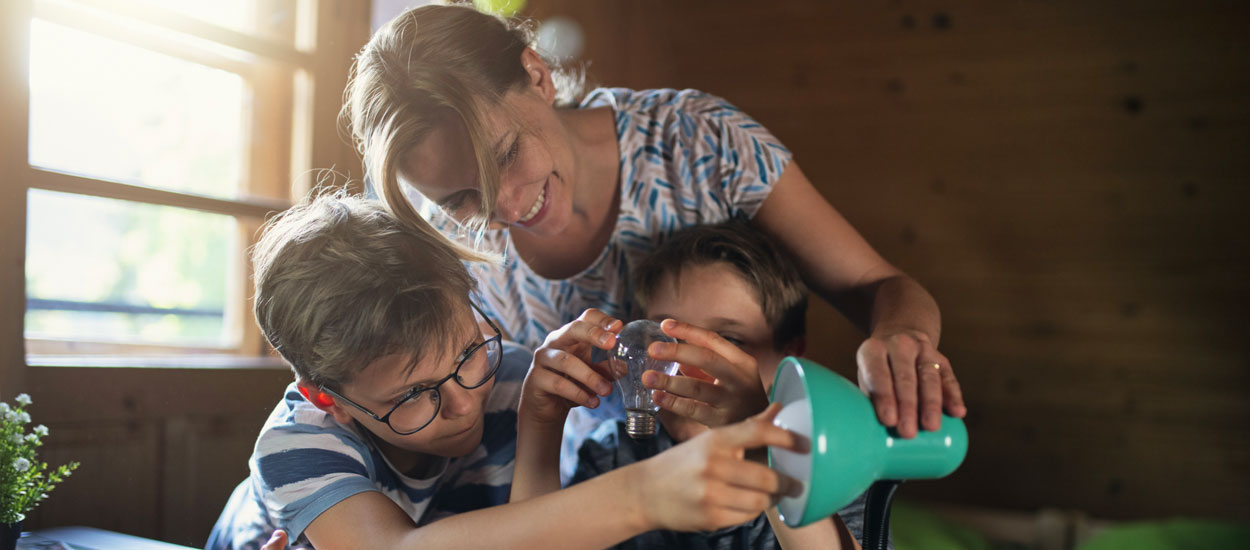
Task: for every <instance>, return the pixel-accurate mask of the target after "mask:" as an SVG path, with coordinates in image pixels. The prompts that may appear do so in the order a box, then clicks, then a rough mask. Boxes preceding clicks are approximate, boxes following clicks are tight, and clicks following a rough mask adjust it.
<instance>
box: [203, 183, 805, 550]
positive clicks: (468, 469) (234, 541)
mask: <svg viewBox="0 0 1250 550" xmlns="http://www.w3.org/2000/svg"><path fill="white" fill-rule="evenodd" d="M252 258H253V264H254V272H255V283H256V288H255V313H256V319H257V322H258V323H259V324H260V326H261V329H262V330H263V332H264V334H265V337H266V338H267V339H268V340H269V342H270V343H271V344H272V345H273V347H274V349H276V350H277V351H278V352H279V353H280V354H281V355H282V357H283V358H284V359H285V360H286V361H287V362H288V363H290V365H291V367H292V368H293V370H294V371H295V374H296V382H295V383H293V384H292V385H291V386H289V387H288V388H287V390H286V392H285V395H284V398H283V400H282V401H281V402H280V403H279V405H278V406H277V408H276V409H275V410H274V412H273V413H272V414H271V415H270V417H269V420H268V421H267V422H266V424H265V426H264V428H263V429H262V431H261V433H260V436H259V437H258V438H257V442H256V447H255V452H254V454H253V456H252V459H251V461H250V466H251V470H252V474H251V476H250V477H249V478H248V479H247V480H246V481H244V482H243V483H242V484H241V485H240V486H239V487H238V489H236V490H235V494H234V495H232V496H231V499H230V502H229V503H228V504H227V507H226V510H225V511H224V512H223V513H222V516H221V519H219V520H218V524H217V526H216V527H215V528H214V530H213V533H212V535H211V536H210V539H209V542H208V548H210V549H214V550H216V549H232V548H257V547H259V546H260V545H261V544H262V543H264V542H265V540H266V539H267V538H268V536H269V534H270V533H271V532H274V530H275V529H281V530H283V531H285V532H286V534H287V535H289V537H290V538H291V539H292V540H293V541H294V542H295V543H296V544H300V545H312V546H315V547H322V548H335V549H339V548H349V549H350V548H368V549H375V548H445V547H449V546H456V547H480V548H496V547H505V546H519V547H536V546H545V545H550V544H552V543H553V541H555V542H558V543H559V544H560V545H561V546H570V547H603V546H608V545H611V544H615V543H617V542H619V541H621V540H624V539H626V538H629V537H632V536H635V535H637V534H638V533H641V532H644V531H647V530H651V529H658V528H665V529H681V530H694V529H707V528H715V527H720V526H724V525H731V524H733V523H739V522H741V521H744V520H745V519H747V518H744V517H742V516H743V515H744V514H750V515H755V514H758V513H759V512H760V511H762V510H763V509H764V507H765V505H763V504H760V503H761V502H763V503H766V502H767V500H768V499H769V498H770V497H772V496H775V495H776V494H777V487H778V486H779V481H778V479H777V478H776V477H775V476H774V477H772V478H768V477H767V476H765V477H764V478H763V482H761V483H756V484H754V485H753V486H749V487H748V486H743V484H742V483H734V482H732V481H726V480H725V479H724V478H726V477H729V476H725V475H722V476H720V478H721V479H720V481H719V483H721V484H722V485H728V484H732V485H734V487H735V490H734V491H733V492H732V493H730V494H727V495H725V496H723V497H721V498H713V499H706V498H704V499H698V498H691V497H689V496H687V495H695V496H698V495H707V494H709V492H708V488H709V487H711V486H712V485H713V482H711V481H709V480H710V479H712V478H715V477H716V475H715V472H711V471H708V470H709V469H710V467H711V466H710V465H711V459H712V458H713V457H715V458H717V459H724V458H725V457H726V456H730V457H732V456H736V455H740V454H741V453H742V451H743V449H746V448H753V447H758V446H761V445H782V446H785V447H787V448H797V445H798V443H797V441H796V440H795V438H794V437H793V436H792V435H790V434H788V432H785V431H784V430H780V429H777V428H775V427H774V426H772V425H771V416H770V415H775V413H776V410H775V409H776V408H775V407H774V410H772V411H771V412H770V413H769V415H762V416H760V417H758V418H756V419H752V420H751V421H749V422H743V423H740V424H737V425H735V426H731V427H727V428H725V429H723V430H720V431H718V432H717V433H714V434H709V437H703V438H697V440H696V441H692V443H693V445H686V446H683V448H682V449H676V450H675V451H674V452H671V453H665V455H664V456H657V457H655V459H653V460H650V461H645V462H642V463H639V464H638V465H637V466H638V467H637V468H633V469H629V468H623V469H621V470H618V471H617V472H612V474H609V475H605V476H601V477H600V478H599V479H596V480H594V481H598V482H599V483H596V484H594V486H589V485H591V484H592V483H593V482H588V483H587V484H584V485H587V486H588V487H586V488H585V489H580V488H579V489H578V490H567V491H556V492H553V493H550V494H544V495H532V494H530V491H529V490H528V489H526V488H527V487H533V486H535V485H536V483H538V482H539V481H541V480H545V479H549V478H553V477H555V476H556V470H555V468H554V467H552V468H550V469H549V470H550V471H549V472H547V471H544V470H543V469H541V468H537V467H535V465H536V464H538V463H536V462H534V461H533V460H530V459H529V458H528V456H529V455H524V456H523V455H522V454H521V453H518V451H517V450H518V449H521V448H524V449H539V448H543V447H544V444H547V445H546V446H547V447H551V448H554V447H555V446H556V444H558V439H557V441H556V442H555V443H551V442H550V441H547V440H545V439H543V436H546V437H548V438H549V437H550V433H551V430H549V429H545V427H546V426H547V425H548V424H556V425H562V424H563V422H564V417H565V416H566V415H567V413H568V410H569V408H571V407H573V406H576V405H588V406H594V405H596V404H597V402H598V398H597V397H596V396H595V395H594V393H592V392H588V391H586V390H585V388H596V389H599V388H602V387H606V386H607V381H606V380H604V379H602V378H601V377H599V376H598V375H597V374H596V373H595V372H594V371H593V370H592V369H591V368H590V367H589V366H587V365H586V364H585V362H584V360H583V359H587V360H588V349H589V347H588V346H589V345H591V344H592V343H593V345H595V346H599V347H611V345H612V343H613V334H612V332H613V329H615V330H619V329H620V322H619V321H617V320H615V319H611V318H610V317H608V316H606V315H603V314H602V313H599V312H596V311H593V310H592V311H589V312H587V313H586V315H583V317H582V318H580V319H578V320H577V321H574V322H573V323H570V324H569V325H566V326H565V327H563V328H562V329H561V330H560V331H557V332H558V334H556V333H553V336H552V338H550V339H549V342H548V344H545V345H544V347H543V348H540V350H539V351H540V352H542V354H543V355H542V357H543V358H546V357H549V356H553V355H559V356H561V357H564V358H565V359H564V360H562V361H559V362H556V363H550V362H547V361H546V359H544V360H543V362H541V366H539V365H540V363H539V362H537V361H536V363H535V365H536V366H535V367H534V368H533V369H530V371H529V372H528V373H527V372H526V367H527V366H528V363H529V362H530V359H531V357H530V355H529V354H528V353H527V352H526V351H524V350H521V349H519V348H516V347H514V346H511V345H506V344H504V343H503V342H502V338H501V335H500V334H499V331H498V330H497V329H496V328H495V327H494V325H492V324H491V323H490V321H489V320H487V319H485V318H484V317H477V318H475V312H476V310H477V308H476V306H474V305H473V304H472V301H471V300H470V292H471V290H472V287H473V283H472V281H471V279H470V278H469V276H468V274H467V272H466V270H465V268H464V265H463V264H462V263H461V258H459V257H457V256H456V254H455V253H454V252H453V251H452V250H451V249H450V248H449V247H447V246H446V245H444V244H443V243H442V242H441V241H440V240H437V239H434V238H432V237H430V236H429V235H426V234H424V233H422V232H420V231H418V230H415V229H413V228H411V227H409V226H406V225H404V224H402V223H400V222H398V221H397V220H396V218H395V217H394V216H392V215H391V214H390V213H388V212H386V211H385V210H383V209H382V208H381V207H380V206H379V205H377V204H375V203H372V202H370V201H367V200H365V199H362V198H358V197H350V196H344V195H342V194H338V195H323V196H320V197H317V198H315V199H313V200H311V201H310V202H308V203H305V204H301V205H299V206H296V207H294V208H292V209H290V210H289V211H287V212H286V213H284V214H283V215H281V216H279V217H277V218H276V219H274V220H271V221H270V222H268V223H267V224H266V230H265V233H264V235H263V236H262V238H261V239H260V241H259V242H258V243H257V245H256V247H255V249H254V251H253V254H252ZM479 315H480V314H479ZM479 320H480V322H481V325H484V326H485V327H486V328H485V330H483V329H482V326H480V325H479V322H477V321H479ZM522 379H524V381H523V382H522ZM571 381H576V383H570V382H571ZM598 393H600V394H601V395H602V394H605V393H606V391H599V392H598ZM518 430H519V431H520V432H521V433H520V435H519V437H520V439H518V434H517V431H518ZM555 437H557V438H558V437H559V436H558V432H557V433H556V436H555ZM514 460H515V463H516V468H517V475H516V476H515V479H514V476H513V466H514ZM678 466H681V467H683V468H684V470H680V469H678V468H677V467H678ZM754 466H758V465H754V464H749V463H745V462H742V461H738V463H736V464H735V465H734V469H735V471H747V470H750V469H751V468H752V467H754ZM670 471H679V472H681V473H683V474H684V477H683V479H682V480H679V481H676V482H674V481H673V480H671V479H668V478H666V477H665V476H664V475H662V474H664V473H667V472H670ZM755 471H756V472H758V470H755ZM618 474H619V475H618ZM518 493H521V498H518ZM742 495H747V496H749V497H751V500H752V501H754V502H755V503H756V504H755V505H754V506H750V507H747V509H743V505H742V504H741V498H737V499H734V498H730V497H731V496H736V497H741V496H742ZM531 497H532V498H531ZM509 500H513V501H518V502H517V503H514V504H507V505H503V506H496V505H501V504H505V503H507V502H508V501H509ZM519 501H524V502H519ZM654 501H663V502H665V503H666V504H670V505H672V509H666V510H664V511H663V512H658V511H656V510H654V509H652V508H651V507H650V506H649V503H651V502H654ZM560 516H564V517H577V518H578V521H574V522H557V521H552V520H551V518H552V517H560Z"/></svg>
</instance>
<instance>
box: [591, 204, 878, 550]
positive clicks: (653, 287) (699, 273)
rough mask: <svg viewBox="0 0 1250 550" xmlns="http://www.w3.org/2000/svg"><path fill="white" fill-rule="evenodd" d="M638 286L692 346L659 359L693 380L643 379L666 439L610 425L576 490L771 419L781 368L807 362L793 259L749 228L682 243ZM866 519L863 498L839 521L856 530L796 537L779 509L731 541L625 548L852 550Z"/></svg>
mask: <svg viewBox="0 0 1250 550" xmlns="http://www.w3.org/2000/svg"><path fill="white" fill-rule="evenodd" d="M633 282H634V295H635V299H636V301H637V303H638V304H639V307H640V308H641V309H642V310H643V311H644V312H645V316H646V317H647V318H649V319H651V320H654V321H663V323H662V325H661V327H662V328H663V329H664V330H665V332H667V333H668V334H669V335H670V336H673V337H675V338H677V339H678V340H680V341H682V342H683V343H682V344H677V345H673V344H658V345H653V346H652V349H651V351H652V355H653V356H654V357H656V358H660V359H672V360H678V361H679V362H680V363H681V364H682V367H681V374H682V375H683V376H673V377H669V376H665V375H664V374H662V373H658V372H656V373H648V374H647V375H646V376H644V378H643V383H644V384H646V385H647V387H650V388H652V389H653V390H655V391H654V392H653V396H652V397H653V399H654V400H655V401H656V403H657V404H659V405H660V407H661V411H660V420H661V425H662V427H663V429H662V430H661V432H660V433H659V434H658V435H657V437H656V438H655V440H653V441H636V440H632V439H630V438H629V437H628V436H627V434H626V432H625V428H624V425H623V423H620V422H617V423H612V422H609V423H605V424H603V425H601V426H600V427H599V428H598V429H597V430H596V431H595V432H594V434H593V435H592V437H591V438H590V439H588V440H587V441H586V442H585V443H584V444H583V445H582V447H581V449H580V452H579V460H578V466H577V471H576V473H575V474H574V478H573V482H574V483H576V482H579V481H583V480H586V479H590V478H592V477H594V476H595V475H597V474H601V473H603V472H608V471H611V470H613V469H615V468H618V467H622V466H625V465H628V464H632V463H634V462H636V461H637V460H639V459H642V458H646V457H647V456H649V455H651V454H653V453H656V452H661V451H664V450H666V449H668V448H671V447H672V446H674V445H675V444H678V443H681V442H683V441H687V440H689V439H690V438H692V437H695V436H697V435H698V434H700V433H703V432H705V431H707V430H708V429H709V428H708V426H721V425H725V424H727V423H730V422H735V421H737V420H740V419H742V418H745V417H746V416H748V415H750V414H754V413H755V412H757V411H759V410H762V409H763V408H764V407H765V406H766V405H767V397H766V395H767V393H766V392H767V390H768V388H770V387H771V386H772V381H773V376H774V374H775V373H776V370H777V366H778V364H779V363H780V361H781V359H782V358H783V357H785V356H787V355H801V354H802V353H803V348H804V337H805V331H806V328H805V325H806V322H805V313H806V310H807V288H806V287H805V286H804V284H803V281H802V279H801V277H800V276H799V273H798V270H797V269H796V268H795V266H794V265H793V264H792V262H791V261H790V260H789V258H787V257H786V256H785V255H784V254H783V253H782V252H780V251H779V250H778V248H777V247H776V246H774V245H772V244H771V243H769V242H768V240H767V238H766V237H765V236H764V235H762V234H761V233H759V232H758V231H757V230H755V229H753V228H752V227H751V226H750V225H748V224H747V223H746V222H744V221H738V220H734V221H729V222H724V223H720V224H716V225H704V226H695V227H690V228H687V229H683V230H680V231H678V232H676V233H674V234H672V235H671V236H669V237H668V238H667V239H666V240H665V241H664V242H662V243H661V244H660V246H659V247H658V248H657V249H656V250H655V251H654V252H652V253H651V254H650V255H649V256H648V257H647V258H646V259H644V260H643V261H642V262H641V263H640V264H639V265H638V266H637V267H636V268H635V270H634V273H633ZM674 320H675V321H674ZM700 327H701V328H700ZM700 367H702V368H700ZM705 371H706V372H705ZM862 514H863V497H860V499H859V500H857V501H856V502H855V503H852V504H851V505H850V506H848V507H847V508H845V509H843V510H842V511H841V512H840V515H841V516H842V517H844V518H845V519H846V523H847V524H849V526H850V528H849V529H848V528H847V525H845V524H843V521H842V520H841V518H832V519H831V520H829V521H822V522H818V523H816V524H813V525H810V526H807V527H804V528H802V529H797V530H796V529H790V528H788V527H786V526H785V525H784V524H783V523H781V522H780V521H779V519H778V518H777V515H776V511H775V509H770V511H769V512H768V514H767V515H766V516H765V515H760V516H758V517H756V518H754V519H753V520H752V521H750V522H748V523H745V524H742V525H737V526H734V527H730V528H727V529H724V530H721V531H717V532H712V533H674V532H662V531H656V532H650V533H646V534H644V535H642V536H639V537H636V538H634V539H633V540H630V541H626V542H625V543H623V544H621V545H620V546H618V548H652V547H658V546H668V547H672V548H677V547H681V548H775V547H777V546H778V543H779V542H780V543H782V545H783V546H785V547H786V548H796V547H801V548H813V547H819V548H829V547H836V543H835V542H834V541H837V542H840V543H841V544H842V547H844V548H851V547H853V546H854V545H855V542H854V541H852V540H851V539H850V536H851V534H853V535H854V537H855V538H856V539H858V538H859V537H860V536H861V534H862V529H863V526H862ZM770 523H771V528H770V525H769V524H770Z"/></svg>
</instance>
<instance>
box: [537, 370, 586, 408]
mask: <svg viewBox="0 0 1250 550" xmlns="http://www.w3.org/2000/svg"><path fill="white" fill-rule="evenodd" d="M530 378H531V380H530V382H529V383H530V384H533V386H534V387H535V388H536V389H537V390H538V391H540V392H542V393H544V394H547V395H554V396H557V397H560V398H561V399H564V400H566V401H568V402H570V403H576V404H579V405H584V406H586V407H590V408H592V409H593V408H595V407H598V406H599V397H598V396H596V395H594V394H592V393H590V392H589V391H587V390H586V388H584V387H582V386H581V384H578V383H577V382H574V381H572V380H570V379H568V378H567V377H565V376H562V375H561V374H560V373H558V372H556V371H553V370H551V369H548V368H545V367H540V368H537V369H534V370H533V371H531V372H530Z"/></svg>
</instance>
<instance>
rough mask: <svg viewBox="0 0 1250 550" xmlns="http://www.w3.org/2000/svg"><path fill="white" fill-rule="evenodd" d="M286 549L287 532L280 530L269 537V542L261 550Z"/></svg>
mask: <svg viewBox="0 0 1250 550" xmlns="http://www.w3.org/2000/svg"><path fill="white" fill-rule="evenodd" d="M285 548H286V531H283V530H281V529H278V530H277V531H274V532H273V534H272V535H270V536H269V541H268V542H266V543H265V545H264V546H262V547H261V550H283V549H285Z"/></svg>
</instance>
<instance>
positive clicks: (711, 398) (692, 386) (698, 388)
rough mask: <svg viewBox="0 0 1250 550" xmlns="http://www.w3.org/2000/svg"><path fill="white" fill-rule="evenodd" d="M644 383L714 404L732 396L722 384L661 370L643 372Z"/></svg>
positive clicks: (651, 387) (654, 387) (654, 388)
mask: <svg viewBox="0 0 1250 550" xmlns="http://www.w3.org/2000/svg"><path fill="white" fill-rule="evenodd" d="M642 385H643V386H646V387H647V388H649V389H653V390H663V391H665V392H668V393H671V394H673V395H677V396H680V397H689V398H691V399H694V400H695V401H702V402H704V403H710V404H713V405H715V404H717V403H719V402H720V401H722V400H724V399H726V398H729V397H730V396H728V395H726V393H727V392H726V391H725V388H724V387H722V386H717V385H716V384H713V383H711V382H705V381H703V380H699V379H697V378H691V377H689V376H669V375H667V374H664V373H662V372H659V371H647V372H644V373H642Z"/></svg>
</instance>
